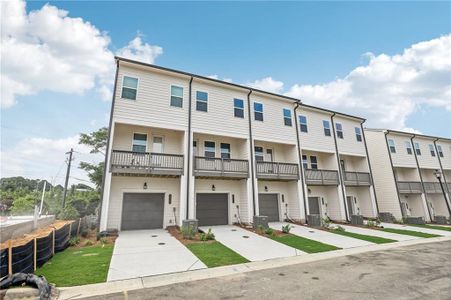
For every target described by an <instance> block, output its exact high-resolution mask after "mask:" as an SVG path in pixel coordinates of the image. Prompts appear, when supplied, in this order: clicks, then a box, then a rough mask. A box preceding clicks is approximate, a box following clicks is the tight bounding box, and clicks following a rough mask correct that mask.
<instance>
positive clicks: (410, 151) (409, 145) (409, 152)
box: [404, 141, 412, 155]
mask: <svg viewBox="0 0 451 300" xmlns="http://www.w3.org/2000/svg"><path fill="white" fill-rule="evenodd" d="M404 145H405V146H406V151H407V154H409V155H412V144H411V143H410V142H409V141H405V142H404Z"/></svg>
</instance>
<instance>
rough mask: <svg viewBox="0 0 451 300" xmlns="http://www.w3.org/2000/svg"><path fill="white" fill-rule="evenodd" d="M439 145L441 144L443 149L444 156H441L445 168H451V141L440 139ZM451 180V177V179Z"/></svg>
mask: <svg viewBox="0 0 451 300" xmlns="http://www.w3.org/2000/svg"><path fill="white" fill-rule="evenodd" d="M436 143H437V146H438V145H441V146H442V150H443V157H440V160H441V162H442V166H443V169H446V170H451V142H449V141H443V140H439V141H437V142H436ZM449 180H450V182H451V178H450V179H449Z"/></svg>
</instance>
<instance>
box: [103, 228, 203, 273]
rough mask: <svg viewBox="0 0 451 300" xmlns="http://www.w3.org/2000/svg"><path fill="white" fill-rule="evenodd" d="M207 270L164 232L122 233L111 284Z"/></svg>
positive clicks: (162, 230)
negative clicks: (154, 276) (139, 278)
mask: <svg viewBox="0 0 451 300" xmlns="http://www.w3.org/2000/svg"><path fill="white" fill-rule="evenodd" d="M202 268H206V266H205V265H204V264H203V263H202V262H201V261H200V260H199V259H198V258H197V257H196V256H195V255H194V254H192V253H191V251H189V250H188V249H187V248H186V247H185V246H184V245H183V244H182V243H180V242H179V241H178V240H177V239H176V238H174V237H173V236H171V235H170V234H169V232H167V231H166V230H164V229H154V230H134V231H122V232H121V233H120V234H119V237H118V238H117V240H116V243H115V245H114V251H113V257H112V258H111V263H110V269H109V271H108V279H107V281H114V280H122V279H129V278H136V277H144V276H152V275H158V274H165V273H172V272H182V271H189V270H195V269H202Z"/></svg>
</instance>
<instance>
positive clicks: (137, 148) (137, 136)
mask: <svg viewBox="0 0 451 300" xmlns="http://www.w3.org/2000/svg"><path fill="white" fill-rule="evenodd" d="M146 148H147V134H142V133H134V134H133V145H132V151H133V152H142V153H144V152H146Z"/></svg>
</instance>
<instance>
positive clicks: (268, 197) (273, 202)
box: [258, 194, 280, 222]
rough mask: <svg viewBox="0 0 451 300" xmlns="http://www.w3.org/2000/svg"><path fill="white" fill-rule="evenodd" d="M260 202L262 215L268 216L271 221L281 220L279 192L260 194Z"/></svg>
mask: <svg viewBox="0 0 451 300" xmlns="http://www.w3.org/2000/svg"><path fill="white" fill-rule="evenodd" d="M258 204H259V212H260V215H261V216H267V217H268V221H269V222H278V221H280V217H279V200H278V195H277V194H258Z"/></svg>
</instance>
